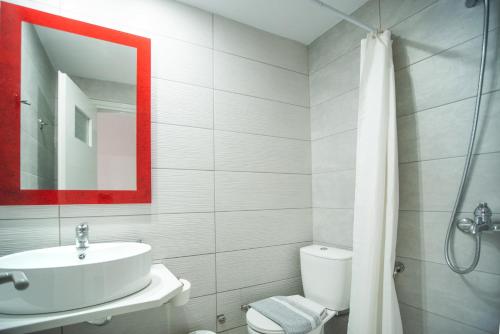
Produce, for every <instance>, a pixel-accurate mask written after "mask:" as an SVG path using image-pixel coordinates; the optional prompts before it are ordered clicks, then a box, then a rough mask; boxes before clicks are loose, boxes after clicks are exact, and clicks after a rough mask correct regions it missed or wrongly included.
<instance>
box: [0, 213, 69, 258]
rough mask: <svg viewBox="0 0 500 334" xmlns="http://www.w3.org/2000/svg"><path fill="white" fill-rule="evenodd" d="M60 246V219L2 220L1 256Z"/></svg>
mask: <svg viewBox="0 0 500 334" xmlns="http://www.w3.org/2000/svg"><path fill="white" fill-rule="evenodd" d="M55 246H59V219H57V218H46V219H16V220H0V256H4V255H8V254H11V253H16V252H22V251H27V250H31V249H37V248H45V247H55Z"/></svg>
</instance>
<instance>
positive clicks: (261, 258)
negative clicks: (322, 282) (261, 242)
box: [217, 243, 307, 292]
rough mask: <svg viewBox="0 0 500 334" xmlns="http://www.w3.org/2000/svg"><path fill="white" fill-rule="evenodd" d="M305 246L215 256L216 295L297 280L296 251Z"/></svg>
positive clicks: (297, 258) (303, 244)
mask: <svg viewBox="0 0 500 334" xmlns="http://www.w3.org/2000/svg"><path fill="white" fill-rule="evenodd" d="M305 245H307V244H306V243H299V244H291V245H283V246H273V247H265V248H256V249H250V250H242V251H234V252H224V253H217V291H219V292H222V291H227V290H233V289H239V288H242V287H247V286H251V285H257V284H262V283H267V282H272V281H278V280H283V279H287V278H292V277H299V276H300V266H299V248H300V247H302V246H305Z"/></svg>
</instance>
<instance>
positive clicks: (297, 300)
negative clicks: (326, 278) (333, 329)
mask: <svg viewBox="0 0 500 334" xmlns="http://www.w3.org/2000/svg"><path fill="white" fill-rule="evenodd" d="M286 298H287V299H288V301H289V303H290V304H292V305H294V306H295V307H297V308H300V309H302V310H308V311H309V312H311V313H313V314H315V315H317V317H318V318H320V319H321V320H323V319H325V317H326V316H327V312H326V308H325V307H324V306H323V305H320V304H318V303H316V302H315V301H312V300H310V299H307V298H304V297H302V296H300V295H293V296H288V297H286Z"/></svg>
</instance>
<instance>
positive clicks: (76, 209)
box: [60, 204, 151, 217]
mask: <svg viewBox="0 0 500 334" xmlns="http://www.w3.org/2000/svg"><path fill="white" fill-rule="evenodd" d="M60 208H61V209H60V210H61V213H60V214H61V217H93V216H126V215H145V214H148V213H150V212H151V204H108V205H101V204H86V205H82V204H75V205H61V207H60Z"/></svg>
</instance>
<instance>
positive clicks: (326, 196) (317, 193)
mask: <svg viewBox="0 0 500 334" xmlns="http://www.w3.org/2000/svg"><path fill="white" fill-rule="evenodd" d="M355 174H356V172H355V171H354V170H346V171H339V172H329V173H320V174H313V176H312V192H313V207H321V208H332V209H350V208H353V207H354V182H355Z"/></svg>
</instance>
